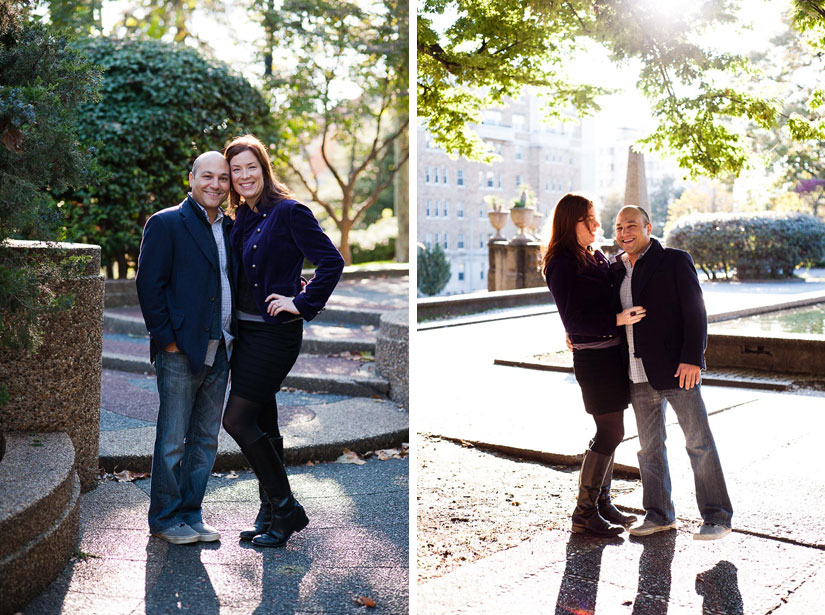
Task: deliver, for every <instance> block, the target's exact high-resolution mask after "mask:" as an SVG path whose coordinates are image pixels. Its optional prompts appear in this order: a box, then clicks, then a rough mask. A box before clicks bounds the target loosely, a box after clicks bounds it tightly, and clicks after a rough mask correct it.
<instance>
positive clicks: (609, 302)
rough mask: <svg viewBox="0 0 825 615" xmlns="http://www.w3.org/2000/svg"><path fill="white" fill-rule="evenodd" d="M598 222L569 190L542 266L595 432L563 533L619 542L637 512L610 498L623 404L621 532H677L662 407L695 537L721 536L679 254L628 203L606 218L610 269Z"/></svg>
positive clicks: (692, 308) (696, 301)
mask: <svg viewBox="0 0 825 615" xmlns="http://www.w3.org/2000/svg"><path fill="white" fill-rule="evenodd" d="M598 227H599V221H598V217H597V212H596V209H595V207H594V206H593V203H592V202H591V201H589V200H588V199H586V198H584V197H583V196H579V195H574V194H568V195H566V196H564V197H563V198H562V199H561V200H560V201H559V203H558V205H556V208H555V211H554V214H553V222H552V234H551V238H550V243H549V245H548V247H547V249H546V251H545V254H544V258H543V262H542V269H543V271H544V275H545V278H546V280H547V285H548V286H549V287H550V291H551V292H552V293H553V298H554V299H555V302H556V305H557V306H558V310H559V315H560V316H561V319H562V322H563V324H564V328H565V330H566V331H567V335H568V338H569V345H572V349H573V368H574V372H575V375H576V380H577V381H578V383H579V386H580V387H581V390H582V397H583V399H584V407H585V410H586V411H587V412H588V413H589V414H591V415H592V416H593V419H594V421H595V423H596V436H595V438H594V439H593V440H592V441H591V443H590V447H589V449H588V450H587V451H586V452H585V455H584V460H583V461H582V467H581V473H580V475H579V494H578V502H577V505H576V509H575V511H574V512H573V519H572V522H573V523H572V530H573V531H574V532H577V533H586V534H595V535H598V536H617V535H619V534H620V533H621V532H622V531H624V528H625V527H626V526H631V525H633V524H634V523H635V522H636V517H634V516H632V515H625V514H623V513H621V512H620V511H619V510H618V509H617V508H616V507H615V506H614V505H613V504H612V503H611V501H610V482H611V479H612V476H613V454H614V452H615V450H616V447H617V446H618V445H619V444H620V443H621V441H622V439H623V438H624V425H623V413H624V410H625V408H627V405H628V403H629V402H632V404H633V409H634V412H635V414H636V424H637V427H638V432H639V443H640V446H641V450H640V451H639V453H638V457H639V471H640V474H641V478H642V489H643V497H642V502H643V506H644V509H645V518H644V520H643V521H642V522H641V523H640V524H638V525H635V526H633V527H630V529H629V530H628V531H629V533H630V534H632V535H634V536H647V535H650V534H654V533H656V532H661V531H665V530H669V529H673V528H675V527H676V512H675V509H674V506H673V500H672V499H671V483H670V472H669V469H668V462H667V453H666V447H665V439H666V437H667V434H666V431H665V408H666V404H667V403H668V402H669V403H670V405H671V406H672V407H673V409H674V411H675V412H676V418H677V419H678V421H679V425H680V427H681V428H682V431H683V432H684V434H685V440H686V448H687V453H688V456H689V458H690V463H691V466H692V468H693V476H694V481H695V485H696V500H697V503H698V505H699V512H700V514H701V516H702V521H703V523H702V525H701V526H700V528H699V530H698V531H697V532H696V533H695V534H694V536H693V537H694V538H695V539H698V540H712V539H716V538H722V537H724V536H725V535H727V534H728V533H730V531H731V530H730V528H731V518H732V516H733V508H732V506H731V503H730V499H729V497H728V492H727V487H726V486H725V479H724V476H723V474H722V466H721V463H720V461H719V455H718V453H717V450H716V445H715V443H714V440H713V435H712V434H711V431H710V426H709V424H708V416H707V411H706V409H705V405H704V402H703V401H702V395H701V391H700V386H699V383H700V380H701V370H702V368H704V366H705V360H704V354H705V347H706V344H707V316H706V313H705V304H704V300H703V298H702V290H701V287H700V286H699V280H698V277H697V275H696V269H695V268H694V266H693V260H692V259H691V258H690V255H689V254H688V253H687V252H684V251H681V250H675V249H671V248H663V247H662V245H661V244H660V243H659V242H658V241H657V240H656V239H654V238H652V237H651V235H650V233H651V231H652V226H651V224H650V217H649V216H648V214H647V212H645V210H644V209H642V208H641V207H638V206H635V205H627V206H625V207H623V208H622V209H621V211H619V214H618V216H617V217H616V241H617V243H618V245H619V247H620V248H621V250H622V252H620V253H619V254H618V256H617V257H616V258H615V261H614V262H612V263H610V262H608V260H607V258H606V257H605V256H604V255H603V254H602V253H601V252H600V251H598V250H594V249H593V247H592V244H593V242H594V241H595V239H596V230H597V229H598Z"/></svg>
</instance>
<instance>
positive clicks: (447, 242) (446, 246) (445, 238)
mask: <svg viewBox="0 0 825 615" xmlns="http://www.w3.org/2000/svg"><path fill="white" fill-rule="evenodd" d="M449 248H450V242H449V239H448V237H447V231H444V249H445V250H448V249H449Z"/></svg>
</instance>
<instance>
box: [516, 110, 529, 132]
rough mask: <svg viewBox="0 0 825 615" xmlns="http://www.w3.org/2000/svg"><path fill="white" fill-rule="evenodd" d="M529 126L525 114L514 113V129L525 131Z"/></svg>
mask: <svg viewBox="0 0 825 615" xmlns="http://www.w3.org/2000/svg"><path fill="white" fill-rule="evenodd" d="M526 126H527V118H526V117H525V116H524V114H523V113H514V114H513V128H515V129H516V130H524V129H525V127H526Z"/></svg>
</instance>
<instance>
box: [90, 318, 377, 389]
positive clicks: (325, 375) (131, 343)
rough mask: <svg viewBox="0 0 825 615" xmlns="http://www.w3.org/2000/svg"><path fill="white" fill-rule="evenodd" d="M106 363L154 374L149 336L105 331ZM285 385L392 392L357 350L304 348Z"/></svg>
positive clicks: (373, 365)
mask: <svg viewBox="0 0 825 615" xmlns="http://www.w3.org/2000/svg"><path fill="white" fill-rule="evenodd" d="M103 367H104V369H112V370H119V371H125V372H132V373H136V374H147V375H148V374H151V375H152V376H154V373H155V368H154V367H153V366H152V364H151V363H150V362H149V341H148V339H147V338H132V339H128V336H122V335H120V334H106V335H105V336H104V339H103ZM283 386H285V387H293V388H296V389H302V390H304V391H310V392H314V393H335V394H340V395H356V396H366V397H370V396H373V395H382V396H386V395H387V393H388V392H389V382H388V381H387V379H386V378H384V377H383V376H381V375H380V374H377V373H376V371H375V364H374V363H373V362H372V361H364V360H363V359H362V357H361V356H360V355H359V354H358V353H338V354H332V355H327V354H310V353H304V352H302V353H301V355H300V356H299V357H298V360H297V361H296V362H295V366H294V367H293V368H292V371H291V372H290V373H289V375H288V376H287V377H286V379H285V380H284V383H283Z"/></svg>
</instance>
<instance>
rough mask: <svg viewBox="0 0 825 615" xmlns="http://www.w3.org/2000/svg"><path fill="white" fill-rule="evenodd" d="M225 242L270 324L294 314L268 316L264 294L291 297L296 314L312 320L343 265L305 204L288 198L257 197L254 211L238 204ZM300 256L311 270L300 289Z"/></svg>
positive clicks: (322, 304)
mask: <svg viewBox="0 0 825 615" xmlns="http://www.w3.org/2000/svg"><path fill="white" fill-rule="evenodd" d="M229 241H230V244H231V246H232V252H233V254H234V255H235V257H236V258H238V259H239V260H240V262H241V263H242V266H243V267H244V271H245V273H246V277H247V278H248V279H249V283H250V284H251V285H252V296H253V298H254V299H255V305H256V306H257V307H258V313H259V314H260V315H261V316H263V318H264V320H265V321H266V322H270V323H282V322H286V321H288V320H291V319H293V318H295V316H294V315H293V314H288V313H286V312H281V313H280V314H278V315H277V316H276V317H274V318H273V317H272V316H269V314H267V313H266V304H265V302H264V299H266V297H267V296H268V295H270V294H271V293H277V294H279V295H286V296H289V297H295V299H294V303H295V307H296V308H297V309H298V311H299V312H300V314H301V316H302V317H303V318H304V320H312V319H313V318H315V316H316V315H317V314H318V312H320V311H321V310H322V309H323V308H324V305H326V302H327V300H328V299H329V296H330V295H331V294H332V291H333V290H334V289H335V286H336V284H338V280H339V279H340V277H341V272H342V271H343V269H344V259H343V258H342V257H341V254H340V253H339V252H338V250H337V248H336V247H335V246H334V245H333V243H332V241H330V239H329V237H327V235H326V234H325V233H324V231H322V230H321V227H320V226H319V225H318V221H317V220H316V219H315V216H314V215H313V214H312V212H311V211H310V210H309V208H308V207H307V206H306V205H302V204H301V203H298V202H297V201H293V200H290V199H284V200H281V201H263V200H262V201H261V204H260V207H259V208H258V213H257V214H256V213H255V212H253V211H252V210H251V209H249V207H247V206H246V205H241V206H240V207H238V210H237V214H236V216H235V225H234V226H233V227H232V234H231V235H230V238H229ZM304 259H306V260H308V261H310V262H311V263H312V264H313V265H315V267H316V269H315V276H314V277H313V278H312V279H311V280H310V281H309V282H308V283H307V285H306V288H304V290H303V291H301V285H300V280H301V268H302V266H303V263H304Z"/></svg>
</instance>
